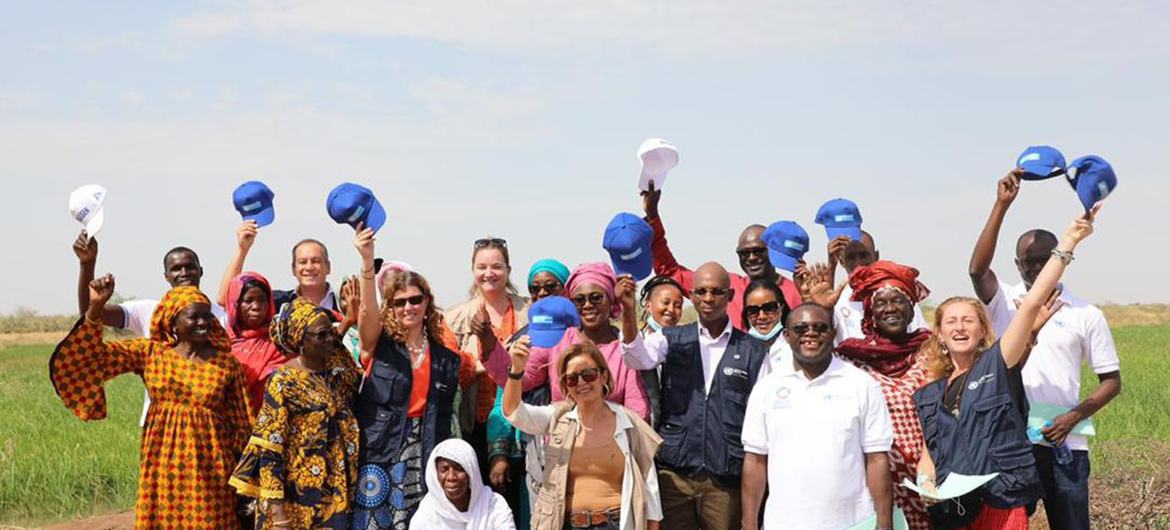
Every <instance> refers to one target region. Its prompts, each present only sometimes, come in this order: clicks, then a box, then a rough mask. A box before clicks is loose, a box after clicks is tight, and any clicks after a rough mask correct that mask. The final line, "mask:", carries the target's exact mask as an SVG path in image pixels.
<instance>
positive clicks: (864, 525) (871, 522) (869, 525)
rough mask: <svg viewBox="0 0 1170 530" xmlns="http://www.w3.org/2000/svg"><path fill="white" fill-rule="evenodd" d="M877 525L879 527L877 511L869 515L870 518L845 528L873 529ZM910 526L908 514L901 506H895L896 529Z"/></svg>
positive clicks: (906, 528) (852, 529)
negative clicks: (903, 511) (907, 520)
mask: <svg viewBox="0 0 1170 530" xmlns="http://www.w3.org/2000/svg"><path fill="white" fill-rule="evenodd" d="M877 527H878V526H877V514H876V513H875V514H873V515H871V516H870V517H869V519H866V520H864V521H862V522H860V523H857V524H855V525H853V526H850V527H849V528H846V529H845V530H873V529H874V528H877ZM909 528H910V524H909V523H907V522H906V514H904V513H902V509H901V508H899V507H897V506H895V507H894V530H908V529H909Z"/></svg>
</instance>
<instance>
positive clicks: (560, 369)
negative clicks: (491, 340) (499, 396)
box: [504, 337, 662, 530]
mask: <svg viewBox="0 0 1170 530" xmlns="http://www.w3.org/2000/svg"><path fill="white" fill-rule="evenodd" d="M509 353H510V354H511V357H512V367H511V372H510V373H509V374H508V381H507V384H506V385H505V386H504V414H505V415H506V416H507V418H508V421H510V422H512V424H513V425H515V426H516V427H517V428H518V429H520V430H521V431H524V432H525V433H527V434H531V435H534V436H543V435H548V437H549V442H548V445H547V447H546V449H545V467H544V479H543V480H542V481H541V483H542V484H543V486H542V487H541V489H540V493H539V494H538V495H537V498H536V506H535V510H534V512H533V514H532V528H533V530H561V529H572V530H578V529H598V530H618V529H621V528H624V529H628V530H646V529H648V530H657V529H658V525H659V521H661V520H662V505H661V501H660V499H659V494H658V471H657V469H655V467H654V454H655V453H656V452H657V451H658V446H659V444H660V443H662V439H661V438H659V437H658V435H657V434H656V433H655V432H654V430H653V429H651V428H650V426H649V425H647V424H646V422H645V421H643V420H642V418H641V417H640V416H639V415H638V413H636V412H634V411H632V410H630V409H628V408H626V407H624V406H622V405H618V404H616V403H611V402H608V401H606V400H605V396H606V395H608V394H609V392H610V389H611V388H612V386H613V376H612V375H611V374H610V372H609V367H608V366H607V365H606V363H605V357H603V356H602V354H601V351H599V350H598V349H597V347H596V346H594V345H593V344H592V343H589V342H582V343H578V344H574V345H572V346H570V347H569V348H568V349H567V350H565V352H564V354H563V355H562V356H561V358H560V360H559V361H558V362H557V376H558V378H559V379H560V383H561V387H562V388H564V389H566V390H567V391H566V393H565V400H564V401H560V402H554V403H553V404H551V405H546V406H533V405H528V404H526V403H522V402H521V400H520V394H521V390H522V388H521V387H522V384H521V381H520V379H522V378H523V377H524V368H525V366H526V365H527V363H528V338H527V337H523V338H521V339H520V340H519V341H517V342H516V344H514V345H513V346H512V349H511V351H510V352H509Z"/></svg>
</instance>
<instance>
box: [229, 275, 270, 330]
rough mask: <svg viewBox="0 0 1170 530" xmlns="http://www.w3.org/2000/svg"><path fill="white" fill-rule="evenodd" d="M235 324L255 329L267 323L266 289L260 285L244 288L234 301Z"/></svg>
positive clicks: (241, 327)
mask: <svg viewBox="0 0 1170 530" xmlns="http://www.w3.org/2000/svg"><path fill="white" fill-rule="evenodd" d="M236 315H237V321H236V325H237V326H238V327H239V328H240V329H257V328H261V327H264V325H265V324H267V323H268V291H266V290H265V289H264V287H262V286H260V285H250V286H248V287H245V288H244V294H243V296H240V300H239V302H237V303H236Z"/></svg>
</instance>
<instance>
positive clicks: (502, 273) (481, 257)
mask: <svg viewBox="0 0 1170 530" xmlns="http://www.w3.org/2000/svg"><path fill="white" fill-rule="evenodd" d="M511 272H512V268H511V267H509V266H508V261H507V259H505V258H504V253H503V251H501V250H500V249H498V248H495V247H484V248H481V249H479V250H477V251H476V252H475V256H474V257H472V260H471V273H472V275H473V276H474V277H475V285H476V287H478V288H479V291H480V292H482V293H484V294H487V295H492V294H495V293H503V292H505V291H506V289H507V287H508V275H509V274H510V273H511Z"/></svg>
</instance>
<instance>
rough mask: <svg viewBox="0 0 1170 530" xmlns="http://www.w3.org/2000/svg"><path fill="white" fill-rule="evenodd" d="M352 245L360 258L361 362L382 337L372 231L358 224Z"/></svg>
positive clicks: (368, 356) (359, 327) (370, 355)
mask: <svg viewBox="0 0 1170 530" xmlns="http://www.w3.org/2000/svg"><path fill="white" fill-rule="evenodd" d="M358 226H359V228H358V230H357V235H356V236H354V239H353V246H354V247H356V248H357V251H358V255H360V256H361V258H362V273H361V281H360V283H359V284H358V285H360V286H361V287H360V289H361V310H360V311H358V347H359V348H360V349H361V359H362V364H365V363H366V362H368V361H369V360H370V359H371V358H373V356H374V349H375V348H377V347H378V339H379V338H381V337H382V316H381V314H380V313H379V311H378V297H377V295H376V294H375V292H376V289H377V287H376V286H375V285H374V231H373V230H370V229H369V228H364V227H362V225H358Z"/></svg>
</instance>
